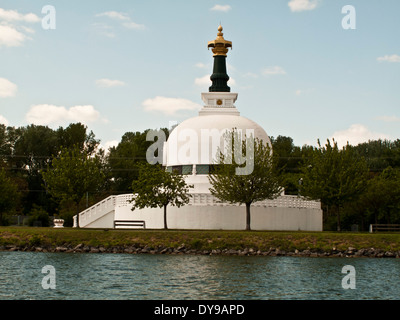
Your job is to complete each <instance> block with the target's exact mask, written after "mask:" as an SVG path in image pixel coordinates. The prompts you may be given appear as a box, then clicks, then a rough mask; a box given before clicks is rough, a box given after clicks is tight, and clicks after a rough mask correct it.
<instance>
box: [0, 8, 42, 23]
mask: <svg viewBox="0 0 400 320" xmlns="http://www.w3.org/2000/svg"><path fill="white" fill-rule="evenodd" d="M0 20H3V21H8V22H13V21H21V22H29V23H35V22H39V21H40V18H39V17H38V16H37V15H36V14H34V13H27V14H22V13H19V12H18V11H15V10H4V9H3V8H0Z"/></svg>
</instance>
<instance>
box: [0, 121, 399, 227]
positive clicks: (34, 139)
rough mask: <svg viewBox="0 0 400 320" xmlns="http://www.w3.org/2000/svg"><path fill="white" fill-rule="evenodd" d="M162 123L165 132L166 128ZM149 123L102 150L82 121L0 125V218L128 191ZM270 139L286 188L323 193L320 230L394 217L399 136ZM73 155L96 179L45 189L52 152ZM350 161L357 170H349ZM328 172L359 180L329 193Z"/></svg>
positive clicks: (70, 208)
mask: <svg viewBox="0 0 400 320" xmlns="http://www.w3.org/2000/svg"><path fill="white" fill-rule="evenodd" d="M163 130H164V131H165V132H166V133H167V135H168V131H167V130H166V129H163ZM147 131H148V130H145V131H144V132H127V133H125V134H124V135H123V136H122V138H121V141H120V142H119V144H118V145H117V146H115V147H111V148H110V149H109V150H103V149H101V148H100V140H98V139H96V137H95V134H94V133H93V132H92V131H88V128H87V127H86V126H84V125H83V124H81V123H74V124H70V125H69V126H68V127H66V128H62V127H60V128H58V129H56V130H54V129H51V128H49V127H47V126H39V125H29V126H25V127H6V126H4V125H0V166H1V172H0V224H7V222H8V220H9V219H8V217H9V216H10V215H12V214H23V215H30V216H31V219H30V221H38V220H39V221H42V225H44V226H45V225H46V224H48V216H49V215H50V216H52V215H57V216H59V217H61V218H64V219H65V220H66V225H71V224H72V216H73V215H75V214H76V205H75V203H74V201H75V202H77V203H78V210H83V209H85V208H86V207H87V206H90V205H93V204H94V203H96V202H98V201H99V200H102V199H104V198H105V197H107V196H109V195H112V194H122V193H130V192H132V189H131V186H132V181H133V180H136V179H137V177H138V163H139V162H144V161H146V151H147V149H148V147H149V146H150V145H151V144H152V143H153V142H150V141H146V134H147ZM271 141H272V145H273V152H274V157H275V160H276V164H277V167H278V169H279V171H280V177H281V183H282V185H283V186H284V187H285V190H286V193H287V194H296V195H297V194H300V195H303V196H307V197H309V198H319V199H321V201H322V205H323V210H324V228H325V229H326V230H329V229H331V230H336V226H337V219H338V217H340V225H341V229H342V230H346V229H347V230H350V228H351V226H352V225H354V224H355V225H358V226H359V228H360V230H367V228H368V226H369V224H370V223H400V174H399V172H400V140H399V139H398V140H396V141H387V140H376V141H369V142H367V143H362V144H359V145H357V146H347V147H345V148H343V149H340V150H339V149H338V148H337V147H336V149H335V144H334V143H333V144H332V145H330V144H329V145H328V144H327V145H322V146H319V147H312V146H308V145H305V146H302V147H299V146H295V145H294V144H293V139H292V138H290V137H285V136H278V137H276V138H273V137H272V138H271ZM335 150H336V151H335ZM335 152H336V153H335ZM72 155H74V156H73V157H78V156H77V155H80V157H81V159H80V162H76V164H73V162H70V163H71V165H76V166H85V165H86V162H90V161H92V159H94V158H96V161H95V162H93V161H92V162H91V165H92V166H95V167H96V170H94V169H93V168H92V169H90V170H86V171H85V170H80V171H79V172H80V173H79V174H80V175H81V176H76V179H77V180H79V181H82V183H83V182H84V181H86V180H88V179H89V178H90V177H89V176H90V172H97V174H98V172H101V179H96V180H95V182H92V183H91V184H90V185H89V187H87V190H86V191H85V192H84V194H83V193H82V192H81V194H79V196H78V197H73V196H72V195H71V196H70V198H68V199H70V201H69V200H68V201H67V200H66V198H63V199H62V200H61V198H58V197H54V196H52V195H51V194H50V192H49V190H48V188H47V186H46V182H45V180H44V179H43V177H44V175H45V173H46V172H48V171H49V170H52V169H53V168H52V163H53V161H54V159H65V158H66V157H69V158H71V157H72ZM348 155H351V156H348ZM339 156H340V157H341V158H340V161H339V160H338V159H339V158H337V157H339ZM335 157H336V158H337V159H336V160H335ZM346 157H347V158H346ZM328 158H329V159H328ZM323 159H325V160H326V161H325V162H324V160H323ZM354 159H357V161H355V160H354ZM358 160H359V161H363V162H365V166H366V168H367V175H366V176H365V177H364V176H363V177H362V179H365V180H362V181H361V180H360V179H356V178H355V177H353V178H352V177H350V175H351V174H353V173H354V172H358V171H357V170H362V168H363V165H359V164H358V167H357V168H356V169H354V168H355V167H354V165H355V162H357V163H358ZM58 161H59V160H58ZM70 161H71V159H70ZM346 161H348V163H346ZM339 164H340V165H339ZM330 166H331V167H330ZM319 167H320V168H322V167H323V168H324V170H325V171H326V174H322V175H320V176H318V175H316V174H317V173H316V169H317V168H319ZM88 168H89V167H88ZM307 168H308V169H309V170H308V169H307ZM310 168H313V169H315V170H311V169H310ZM346 168H347V171H346V170H345V169H346ZM349 168H353V169H354V170H356V171H354V170H353V171H351V170H350V171H349V170H348V169H349ZM360 168H361V169H360ZM307 170H308V171H307ZM341 170H342V171H341ZM76 172H77V173H76V174H78V171H76ZM329 172H331V173H335V174H337V175H340V173H344V178H343V179H342V180H338V181H337V183H338V188H343V181H344V180H346V175H349V177H348V178H347V180H357V181H356V182H357V183H358V184H362V185H363V188H360V186H359V185H357V186H356V185H354V186H352V185H351V184H350V183H348V182H347V185H346V187H347V188H348V189H351V188H353V189H354V190H355V189H357V192H353V193H352V195H351V196H348V194H349V191H348V190H347V192H348V193H347V194H346V195H343V194H342V195H339V197H337V194H335V196H333V197H329V192H331V193H332V194H334V192H333V191H332V190H331V189H332V188H334V184H335V179H334V177H332V179H331V180H330V181H328V179H325V178H321V177H326V175H328V174H329ZM331 175H332V174H331ZM313 177H314V178H313ZM317 177H319V178H317ZM315 180H318V182H319V183H320V185H314V191H313V190H312V189H313V188H311V182H310V181H315ZM323 180H324V181H323ZM325 180H326V181H325ZM359 180H360V181H359ZM93 181H94V180H93ZM323 183H325V185H326V186H328V187H327V189H326V190H327V194H321V193H320V194H318V193H317V192H316V190H319V189H321V190H323V189H324V188H325V187H326V186H324V185H323ZM332 183H333V185H332ZM330 190H331V191H330ZM66 192H67V191H66ZM350 193H351V192H350ZM76 199H78V201H76ZM338 212H340V214H339V215H338Z"/></svg>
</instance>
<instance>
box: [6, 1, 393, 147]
mask: <svg viewBox="0 0 400 320" xmlns="http://www.w3.org/2000/svg"><path fill="white" fill-rule="evenodd" d="M46 5H51V6H53V8H54V9H55V29H44V28H43V26H42V20H43V19H44V18H45V17H46V16H47V17H50V16H49V15H48V14H49V12H48V11H45V12H44V13H42V8H43V7H44V6H46ZM345 5H352V6H353V8H354V9H355V20H354V19H353V20H354V21H355V29H344V28H343V26H342V19H343V18H346V17H350V16H348V14H349V12H345V13H342V8H343V7H344V6H345ZM399 12H400V2H399V1H398V0H385V1H377V0H350V1H349V0H346V1H341V0H335V1H332V0H329V1H328V0H274V1H265V0H259V1H252V0H249V1H235V0H227V1H211V0H203V1H188V0H186V1H185V0H180V1H165V0H150V1H122V0H120V1H100V0H96V1H95V0H85V1H76V0H71V1H61V0H59V1H54V0H46V1H39V0H36V1H22V0H12V1H9V0H2V1H1V3H0V61H1V62H0V122H2V123H6V124H8V125H10V126H25V125H28V124H31V123H35V124H42V125H48V126H49V127H52V128H58V127H59V126H67V125H68V124H69V123H71V122H77V121H81V122H83V123H85V124H86V125H87V126H88V127H89V129H91V130H93V132H94V133H95V134H96V137H97V138H99V139H101V143H102V145H104V146H108V145H112V144H115V143H117V142H118V141H120V139H121V137H122V135H123V134H124V133H125V132H128V131H143V130H145V129H149V128H151V129H155V128H160V127H168V125H169V123H170V121H177V122H181V121H183V120H185V119H187V118H189V117H192V116H196V115H197V113H198V109H199V108H200V107H201V105H202V101H201V92H207V91H208V86H209V83H210V82H209V79H208V78H209V76H210V75H211V73H212V63H213V58H212V52H211V51H208V50H207V41H210V40H214V39H215V37H216V33H217V27H218V25H219V23H220V22H221V23H222V26H223V28H224V31H223V32H224V37H225V39H227V40H230V41H232V42H233V50H232V51H230V52H229V53H228V58H227V62H228V74H229V76H230V77H231V80H230V87H231V91H232V92H237V93H239V96H238V100H237V102H236V107H237V108H238V110H239V111H240V112H241V115H242V116H245V117H248V118H250V119H252V120H255V121H256V122H257V123H259V124H260V125H261V126H263V127H264V129H265V130H266V132H267V133H268V135H270V136H274V137H276V136H278V135H285V136H290V137H292V138H293V140H294V143H295V144H296V145H300V146H301V145H303V144H311V145H315V144H316V142H317V139H321V140H322V141H325V140H326V139H327V138H331V137H335V138H336V140H338V141H339V143H344V142H345V141H346V140H349V141H350V143H352V144H357V143H359V142H361V141H367V140H368V139H378V138H387V139H390V140H395V139H399V138H400V111H399V110H400V90H399V84H400V42H399V31H400V20H399V19H398V14H399ZM353 17H354V16H353ZM353 20H346V21H347V22H352V21H353ZM46 21H47V23H48V22H49V21H50V20H46ZM46 21H45V22H46ZM51 21H53V20H51Z"/></svg>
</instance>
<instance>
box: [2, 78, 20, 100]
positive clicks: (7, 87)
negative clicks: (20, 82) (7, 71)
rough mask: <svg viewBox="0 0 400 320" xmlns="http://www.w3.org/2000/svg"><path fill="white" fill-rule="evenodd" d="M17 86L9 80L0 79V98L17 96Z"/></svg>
mask: <svg viewBox="0 0 400 320" xmlns="http://www.w3.org/2000/svg"><path fill="white" fill-rule="evenodd" d="M17 90H18V88H17V85H16V84H15V83H12V82H11V81H10V80H7V79H5V78H0V97H1V98H7V97H14V96H15V95H16V94H17Z"/></svg>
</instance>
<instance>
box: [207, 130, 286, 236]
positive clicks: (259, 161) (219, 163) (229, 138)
mask: <svg viewBox="0 0 400 320" xmlns="http://www.w3.org/2000/svg"><path fill="white" fill-rule="evenodd" d="M235 141H236V142H237V141H242V143H239V144H238V143H235ZM225 142H226V144H225V146H226V148H225V150H224V151H221V150H220V151H219V154H218V155H217V160H216V166H215V167H214V170H213V172H211V173H210V174H209V175H208V179H209V181H210V183H211V185H212V188H210V192H211V194H212V195H214V196H215V197H217V198H218V199H220V200H221V201H227V202H229V203H239V204H245V205H246V230H250V219H251V215H250V207H251V204H252V203H254V202H257V201H262V200H266V199H274V198H276V197H277V196H278V195H279V194H280V193H281V191H282V188H281V187H280V184H279V178H278V174H277V169H276V165H275V162H274V161H273V156H272V149H271V148H270V146H269V145H268V144H266V143H265V142H264V141H262V140H260V139H258V138H255V139H254V138H253V137H246V138H245V139H241V137H240V136H239V135H238V133H237V131H236V130H233V131H232V132H230V133H229V134H227V135H226V136H225ZM238 154H241V155H242V156H244V155H246V162H248V163H246V167H247V168H248V170H245V171H244V172H241V173H242V174H238V171H237V169H238V168H242V169H244V168H246V167H243V164H240V162H241V161H237V160H238V157H237V156H236V155H238ZM239 158H240V157H239ZM249 163H252V164H253V165H249Z"/></svg>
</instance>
